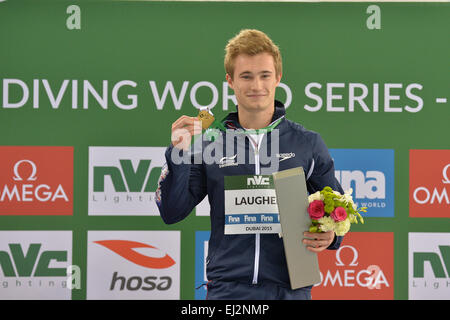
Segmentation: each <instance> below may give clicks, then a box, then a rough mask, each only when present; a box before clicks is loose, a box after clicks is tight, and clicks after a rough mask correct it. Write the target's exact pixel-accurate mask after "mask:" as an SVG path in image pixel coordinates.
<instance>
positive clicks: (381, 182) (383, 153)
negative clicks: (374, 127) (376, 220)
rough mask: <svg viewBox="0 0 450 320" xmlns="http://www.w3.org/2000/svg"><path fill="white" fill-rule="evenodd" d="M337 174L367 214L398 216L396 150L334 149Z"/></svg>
mask: <svg viewBox="0 0 450 320" xmlns="http://www.w3.org/2000/svg"><path fill="white" fill-rule="evenodd" d="M330 154H331V157H332V158H333V160H334V166H335V176H336V179H337V180H338V181H339V182H340V184H341V186H342V188H343V189H344V190H348V189H349V188H352V189H353V194H352V196H353V200H354V201H355V204H356V205H357V206H358V207H368V210H367V213H366V214H365V216H366V217H393V216H394V150H391V149H330Z"/></svg>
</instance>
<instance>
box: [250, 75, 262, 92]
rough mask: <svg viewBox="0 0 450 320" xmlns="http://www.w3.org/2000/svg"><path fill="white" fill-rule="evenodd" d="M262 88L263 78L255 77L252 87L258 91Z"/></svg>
mask: <svg viewBox="0 0 450 320" xmlns="http://www.w3.org/2000/svg"><path fill="white" fill-rule="evenodd" d="M261 88H262V81H261V79H259V78H255V79H253V81H252V85H251V89H252V90H255V91H258V90H260V89H261Z"/></svg>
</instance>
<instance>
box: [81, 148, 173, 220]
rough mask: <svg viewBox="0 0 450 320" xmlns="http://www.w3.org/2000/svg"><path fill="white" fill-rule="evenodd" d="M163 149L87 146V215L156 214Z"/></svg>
mask: <svg viewBox="0 0 450 320" xmlns="http://www.w3.org/2000/svg"><path fill="white" fill-rule="evenodd" d="M165 150H166V148H163V147H89V208H88V210H89V215H159V211H158V208H157V206H156V202H155V191H156V188H157V185H158V179H159V176H160V175H161V168H162V166H163V164H164V162H165V158H164V152H165Z"/></svg>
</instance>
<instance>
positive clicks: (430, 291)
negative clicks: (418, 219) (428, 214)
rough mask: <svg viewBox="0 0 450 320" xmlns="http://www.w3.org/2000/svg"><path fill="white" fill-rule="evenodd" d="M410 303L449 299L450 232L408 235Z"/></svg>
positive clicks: (412, 233)
mask: <svg viewBox="0 0 450 320" xmlns="http://www.w3.org/2000/svg"><path fill="white" fill-rule="evenodd" d="M408 242H409V244H408V249H409V258H408V265H409V290H408V291H409V292H408V297H409V299H410V300H426V299H431V300H442V299H444V300H446V299H450V233H438V232H410V233H409V234H408Z"/></svg>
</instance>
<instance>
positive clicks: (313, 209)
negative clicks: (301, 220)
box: [308, 200, 325, 220]
mask: <svg viewBox="0 0 450 320" xmlns="http://www.w3.org/2000/svg"><path fill="white" fill-rule="evenodd" d="M308 213H309V216H310V217H311V219H314V220H319V219H320V218H322V217H323V215H324V214H325V211H324V204H323V201H321V200H314V201H313V202H311V203H310V204H309V206H308Z"/></svg>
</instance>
